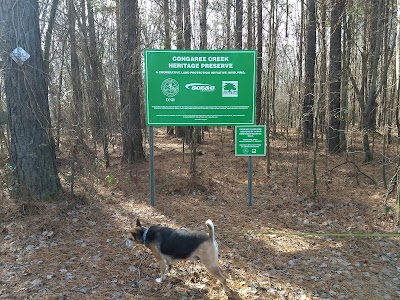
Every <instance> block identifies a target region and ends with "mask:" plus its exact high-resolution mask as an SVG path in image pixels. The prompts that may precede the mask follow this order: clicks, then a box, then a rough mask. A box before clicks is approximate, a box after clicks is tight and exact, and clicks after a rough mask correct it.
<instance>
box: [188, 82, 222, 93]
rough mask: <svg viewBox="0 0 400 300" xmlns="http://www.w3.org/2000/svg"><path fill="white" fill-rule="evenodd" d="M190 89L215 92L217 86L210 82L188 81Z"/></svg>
mask: <svg viewBox="0 0 400 300" xmlns="http://www.w3.org/2000/svg"><path fill="white" fill-rule="evenodd" d="M185 87H186V88H187V89H188V90H191V91H200V92H214V91H215V86H214V85H211V84H208V83H188V84H187V85H185Z"/></svg>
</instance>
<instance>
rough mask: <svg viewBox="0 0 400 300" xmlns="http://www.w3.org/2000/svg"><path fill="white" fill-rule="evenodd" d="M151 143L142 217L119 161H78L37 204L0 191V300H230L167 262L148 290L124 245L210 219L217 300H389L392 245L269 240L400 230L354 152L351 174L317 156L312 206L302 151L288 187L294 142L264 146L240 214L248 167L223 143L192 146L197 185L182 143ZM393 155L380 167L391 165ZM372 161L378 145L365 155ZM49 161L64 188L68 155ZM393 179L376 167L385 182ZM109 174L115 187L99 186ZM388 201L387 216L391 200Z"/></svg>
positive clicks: (383, 241)
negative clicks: (141, 227)
mask: <svg viewBox="0 0 400 300" xmlns="http://www.w3.org/2000/svg"><path fill="white" fill-rule="evenodd" d="M163 132H164V130H159V131H157V134H156V150H155V159H156V163H155V168H156V205H155V206H154V207H150V206H149V205H148V203H149V184H148V175H149V174H148V163H147V162H144V163H140V164H136V165H134V166H133V167H131V168H129V167H126V166H121V165H120V163H119V153H118V151H115V152H114V153H112V161H111V167H110V168H109V169H107V170H105V169H104V168H101V167H99V166H95V165H94V164H92V163H91V162H90V161H89V160H88V159H86V158H81V160H80V161H79V165H80V173H79V174H78V176H77V180H76V182H75V184H76V194H75V195H74V196H71V195H70V194H69V193H68V192H63V194H62V195H60V197H59V199H57V200H56V201H51V202H38V201H33V200H29V199H24V200H16V199H11V198H10V197H9V195H8V193H7V192H6V191H5V190H4V191H3V193H2V197H1V199H0V239H1V240H2V243H1V246H0V267H1V268H0V270H1V271H0V299H228V297H227V296H223V295H221V293H220V291H221V287H220V285H219V284H218V283H217V282H215V280H214V279H213V278H212V277H211V276H209V275H208V274H207V272H206V270H205V269H204V268H203V267H202V266H201V265H200V264H196V263H187V262H185V263H178V264H177V265H175V266H174V267H173V268H172V270H171V272H170V275H169V277H168V280H167V281H166V282H165V283H163V284H156V283H155V282H154V278H155V277H156V276H157V275H158V272H159V270H158V266H157V264H156V262H155V260H154V258H153V257H152V256H151V255H149V253H148V251H147V250H145V249H143V248H141V247H140V246H136V247H134V248H133V249H127V248H126V247H125V244H124V239H125V233H126V231H127V230H129V228H130V227H131V226H133V224H134V222H135V218H136V217H137V216H140V218H141V220H142V222H143V223H144V224H146V225H149V224H162V225H167V226H172V227H187V228H191V229H200V230H204V229H205V226H204V221H205V220H206V219H208V218H210V219H212V220H213V221H214V223H215V224H216V232H217V240H218V243H219V248H220V260H221V265H222V267H223V269H224V270H225V272H226V273H227V274H228V275H229V277H230V280H229V282H228V283H229V285H230V286H231V287H232V288H233V290H234V291H235V292H234V293H233V294H232V295H229V299H385V298H386V299H396V298H397V297H398V296H399V291H400V286H399V280H400V269H399V267H398V265H399V258H398V249H399V246H400V239H399V238H398V237H397V238H395V237H390V238H354V237H349V238H338V237H303V236H296V235H294V236H288V235H281V234H279V233H282V232H290V233H296V232H298V233H301V232H324V233H351V232H353V233H359V232H364V233H371V232H382V233H384V232H398V230H399V228H398V227H397V226H395V224H394V221H393V215H390V216H389V217H386V216H385V214H384V207H383V199H384V195H385V189H384V188H383V183H382V175H381V165H380V163H379V162H378V159H377V160H376V161H374V162H373V163H370V164H363V163H362V158H363V155H362V152H360V151H356V152H354V153H353V154H354V163H355V164H356V166H357V168H358V169H359V170H358V171H357V168H354V164H353V163H345V164H343V163H344V162H345V161H346V157H345V155H335V156H329V157H326V156H325V153H324V151H323V150H321V151H320V153H319V154H318V191H319V196H318V198H317V199H314V197H312V193H311V192H312V188H311V187H312V177H311V161H312V153H311V149H302V151H301V153H300V165H299V171H300V172H299V174H300V178H299V179H300V180H299V182H300V184H299V186H298V187H296V186H295V182H296V178H295V166H296V152H295V149H296V147H295V144H294V141H295V139H294V138H293V142H290V143H289V148H288V149H286V141H285V140H283V139H275V140H273V143H272V149H271V162H272V170H271V174H269V175H267V172H266V162H265V158H262V157H256V158H254V159H253V163H254V166H253V170H254V177H253V196H254V202H253V204H254V205H253V207H252V208H248V207H247V159H246V158H243V157H240V158H239V157H234V153H233V149H234V147H233V144H232V140H231V138H232V132H231V131H228V130H226V129H225V130H224V131H223V132H222V133H221V130H218V131H213V132H211V133H210V134H209V136H206V142H205V143H204V144H203V145H200V146H199V149H200V150H201V151H202V153H203V155H201V156H199V157H198V158H197V166H198V170H197V176H196V181H195V182H193V181H192V180H191V176H190V174H189V162H190V157H189V151H188V152H187V153H185V157H184V158H183V155H182V151H181V142H180V140H178V139H175V138H171V137H168V136H166V135H164V134H163ZM377 145H378V143H377ZM354 147H355V148H356V149H358V148H359V144H357V143H355V144H354ZM357 147H358V148H357ZM395 150H396V149H393V152H392V153H390V155H389V156H390V158H391V159H392V160H393V161H395ZM379 151H380V150H379V149H378V147H376V149H375V157H379ZM61 159H63V161H64V162H65V163H62V164H60V166H59V169H60V174H61V177H62V178H65V177H66V176H67V174H68V172H69V171H70V170H69V168H70V164H69V163H68V159H69V157H68V148H62V152H61ZM351 159H353V155H352V156H351ZM352 161H353V160H352ZM340 164H342V165H340ZM339 165H340V166H339ZM336 166H337V167H336ZM394 169H395V165H393V164H391V165H388V178H390V176H391V175H392V174H393V172H394ZM360 172H362V173H360ZM107 176H109V177H107ZM110 176H112V178H113V180H111V181H110V180H106V177H107V178H110ZM114 179H115V180H114ZM371 179H373V181H375V184H374V182H373V181H372V180H371ZM63 185H64V186H65V190H68V189H67V187H66V184H65V182H64V181H63ZM389 201H390V204H391V205H394V198H393V197H391V198H390V199H389ZM264 233H269V234H264Z"/></svg>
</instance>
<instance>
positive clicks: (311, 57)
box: [303, 0, 317, 145]
mask: <svg viewBox="0 0 400 300" xmlns="http://www.w3.org/2000/svg"><path fill="white" fill-rule="evenodd" d="M315 11H316V8H315V0H308V1H307V15H308V21H307V36H306V58H305V70H304V71H305V90H304V101H303V143H304V144H307V145H310V144H311V143H312V141H313V131H314V130H313V126H314V124H313V120H314V114H313V108H314V86H315V57H316V41H317V35H316V32H317V30H316V18H315V15H316V13H315Z"/></svg>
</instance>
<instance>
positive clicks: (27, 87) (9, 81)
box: [0, 0, 60, 199]
mask: <svg viewBox="0 0 400 300" xmlns="http://www.w3.org/2000/svg"><path fill="white" fill-rule="evenodd" d="M38 11H39V8H38V1H37V0H27V1H24V2H20V1H17V2H15V1H14V0H3V1H1V2H0V15H1V16H2V19H1V21H0V32H3V33H4V43H3V46H4V48H3V50H4V52H2V53H4V57H3V61H4V64H5V68H4V79H5V92H6V99H7V109H8V117H9V125H10V136H11V164H12V166H13V168H14V170H15V175H16V177H17V179H18V182H19V184H20V186H21V188H22V189H21V190H26V191H27V192H28V193H29V194H30V195H32V196H34V197H36V198H40V199H43V198H48V197H52V196H55V195H57V194H58V193H59V190H60V181H59V178H58V174H57V168H56V161H55V160H56V155H55V147H54V140H53V137H52V134H51V122H50V112H49V104H48V93H47V84H46V80H45V77H44V72H43V71H44V69H43V56H42V50H41V41H40V32H39V15H38ZM17 46H20V47H22V48H23V49H25V50H26V51H27V52H28V53H29V54H30V58H29V59H28V60H27V61H26V62H25V63H24V64H23V65H22V66H20V65H18V64H17V63H15V62H14V61H13V60H11V58H10V56H9V54H10V53H11V51H13V50H14V49H15V48H16V47H17Z"/></svg>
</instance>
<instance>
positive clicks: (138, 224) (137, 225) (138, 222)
mask: <svg viewBox="0 0 400 300" xmlns="http://www.w3.org/2000/svg"><path fill="white" fill-rule="evenodd" d="M136 227H142V224H140V221H139V219H136Z"/></svg>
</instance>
